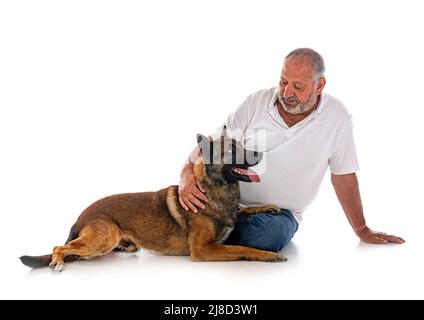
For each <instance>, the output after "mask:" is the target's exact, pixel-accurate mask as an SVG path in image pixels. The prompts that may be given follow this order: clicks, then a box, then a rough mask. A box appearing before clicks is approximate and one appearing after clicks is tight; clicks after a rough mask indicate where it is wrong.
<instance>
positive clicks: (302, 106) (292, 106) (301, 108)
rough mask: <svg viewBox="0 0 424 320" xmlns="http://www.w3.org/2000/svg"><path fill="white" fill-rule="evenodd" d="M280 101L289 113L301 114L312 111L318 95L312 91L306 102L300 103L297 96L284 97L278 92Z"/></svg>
mask: <svg viewBox="0 0 424 320" xmlns="http://www.w3.org/2000/svg"><path fill="white" fill-rule="evenodd" d="M278 101H279V102H280V104H281V105H282V106H283V108H284V110H285V111H286V112H287V113H290V114H301V113H305V112H308V111H310V110H311V109H312V108H313V107H314V106H315V103H316V101H317V96H315V95H314V94H313V93H311V95H310V96H309V98H308V100H307V101H306V102H304V103H300V101H299V99H298V98H296V97H289V98H284V97H283V96H281V95H280V93H278Z"/></svg>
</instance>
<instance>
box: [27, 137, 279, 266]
mask: <svg viewBox="0 0 424 320" xmlns="http://www.w3.org/2000/svg"><path fill="white" fill-rule="evenodd" d="M197 143H198V147H199V153H200V154H199V157H198V159H197V161H196V162H195V164H194V174H195V176H196V178H197V179H198V180H199V181H200V183H201V184H202V185H203V187H204V188H205V189H206V194H207V197H208V199H209V201H208V202H207V203H205V206H206V208H205V209H201V210H199V212H198V213H193V212H191V211H190V212H187V211H185V210H184V209H183V208H182V207H181V206H180V204H179V202H178V186H175V185H172V186H169V187H167V188H164V189H161V190H159V191H156V192H140V193H124V194H117V195H112V196H108V197H106V198H103V199H100V200H98V201H96V202H95V203H93V204H92V205H90V206H89V207H88V208H87V209H85V210H84V211H83V212H82V213H81V215H80V216H79V218H78V220H77V221H76V222H75V224H74V225H73V226H72V228H71V231H70V234H69V237H68V240H67V241H66V243H65V245H63V246H57V247H55V248H54V249H53V253H52V254H48V255H44V256H22V257H20V259H21V261H22V263H23V264H25V265H27V266H29V267H32V268H41V267H46V266H50V267H51V268H52V269H53V270H54V271H62V270H63V269H64V268H65V262H70V261H75V260H80V259H81V260H82V259H90V258H93V257H97V256H102V255H105V254H108V253H110V252H111V251H114V250H121V251H126V252H135V251H137V250H138V249H140V248H145V249H149V250H153V251H156V252H159V253H162V254H168V255H187V256H190V258H191V259H192V260H193V261H230V260H256V261H271V262H276V261H286V260H287V258H286V257H285V256H283V255H282V254H279V253H275V252H271V251H265V250H258V249H254V248H249V247H244V246H238V245H225V244H223V242H224V241H225V240H226V239H227V238H228V236H229V235H230V233H231V231H232V230H233V228H234V225H235V222H236V219H237V215H242V214H254V213H257V212H266V211H268V212H277V211H278V210H279V209H278V208H276V207H274V206H272V205H269V206H263V207H251V208H239V201H240V189H239V181H243V182H253V183H255V182H259V176H258V175H257V174H256V173H255V172H254V171H253V170H252V169H250V167H252V166H254V165H256V164H258V163H259V161H261V159H262V154H261V153H260V152H256V151H251V150H247V149H245V148H243V146H242V145H241V144H240V143H239V142H238V141H236V140H234V139H232V138H228V137H226V136H225V133H224V132H223V135H222V136H221V137H220V138H217V139H208V138H207V137H205V136H203V135H200V134H199V135H197Z"/></svg>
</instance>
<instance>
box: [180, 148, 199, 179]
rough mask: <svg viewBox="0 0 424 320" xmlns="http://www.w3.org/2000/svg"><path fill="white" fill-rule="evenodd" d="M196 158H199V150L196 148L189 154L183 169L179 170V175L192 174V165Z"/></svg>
mask: <svg viewBox="0 0 424 320" xmlns="http://www.w3.org/2000/svg"><path fill="white" fill-rule="evenodd" d="M198 156H199V148H198V147H196V148H194V149H193V150H192V151H191V152H190V154H189V156H188V158H187V159H186V161H185V163H184V166H183V169H182V170H181V175H183V174H185V173H187V172H189V173H192V172H193V167H194V163H195V161H196V159H197V157H198Z"/></svg>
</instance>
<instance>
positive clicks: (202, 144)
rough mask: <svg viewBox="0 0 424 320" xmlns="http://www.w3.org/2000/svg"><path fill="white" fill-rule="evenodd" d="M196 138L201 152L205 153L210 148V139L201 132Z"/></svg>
mask: <svg viewBox="0 0 424 320" xmlns="http://www.w3.org/2000/svg"><path fill="white" fill-rule="evenodd" d="M196 138H197V145H198V147H199V150H200V153H201V154H204V153H205V151H207V150H209V146H210V141H209V139H208V138H207V137H205V136H204V135H203V134H200V133H199V134H197V135H196Z"/></svg>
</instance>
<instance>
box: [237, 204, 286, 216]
mask: <svg viewBox="0 0 424 320" xmlns="http://www.w3.org/2000/svg"><path fill="white" fill-rule="evenodd" d="M280 210H281V209H280V208H278V207H276V206H273V205H267V206H261V207H248V208H241V207H240V208H238V214H239V215H250V214H255V213H261V212H269V213H277V212H279V211H280Z"/></svg>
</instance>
